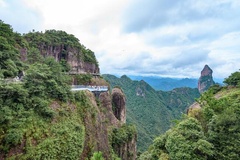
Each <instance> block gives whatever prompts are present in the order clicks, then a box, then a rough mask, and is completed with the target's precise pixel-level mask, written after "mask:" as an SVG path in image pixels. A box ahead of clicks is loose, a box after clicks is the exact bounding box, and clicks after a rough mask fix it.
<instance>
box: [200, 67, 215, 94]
mask: <svg viewBox="0 0 240 160" xmlns="http://www.w3.org/2000/svg"><path fill="white" fill-rule="evenodd" d="M212 73H213V71H212V69H211V68H210V67H209V66H208V65H205V66H204V68H203V70H202V71H201V76H200V78H199V80H198V90H199V92H200V93H203V92H204V91H206V90H207V89H208V88H209V87H211V86H212V85H214V84H215V82H214V81H213V77H212Z"/></svg>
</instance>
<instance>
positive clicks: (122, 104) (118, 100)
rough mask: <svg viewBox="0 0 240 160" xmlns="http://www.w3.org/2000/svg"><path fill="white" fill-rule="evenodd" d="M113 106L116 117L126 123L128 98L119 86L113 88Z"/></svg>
mask: <svg viewBox="0 0 240 160" xmlns="http://www.w3.org/2000/svg"><path fill="white" fill-rule="evenodd" d="M112 106H113V112H114V115H115V116H116V118H117V119H118V120H119V121H121V122H122V123H126V98H125V96H124V94H123V92H122V91H121V89H119V88H114V89H113V90H112Z"/></svg>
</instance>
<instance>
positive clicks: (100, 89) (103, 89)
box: [71, 85, 108, 92]
mask: <svg viewBox="0 0 240 160" xmlns="http://www.w3.org/2000/svg"><path fill="white" fill-rule="evenodd" d="M81 90H89V91H91V92H96V91H98V92H106V91H108V86H85V85H72V89H71V91H81Z"/></svg>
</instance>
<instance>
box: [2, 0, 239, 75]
mask: <svg viewBox="0 0 240 160" xmlns="http://www.w3.org/2000/svg"><path fill="white" fill-rule="evenodd" d="M0 19H1V20H3V21H4V22H5V23H8V24H10V25H11V26H12V27H13V29H14V31H16V32H19V33H27V32H29V31H32V30H33V29H34V30H35V31H45V30H47V29H56V30H64V31H66V32H67V33H69V34H73V35H75V36H76V37H77V38H78V39H79V40H80V43H82V44H83V45H84V46H86V47H87V48H89V49H91V50H92V51H93V52H94V53H95V55H96V57H97V60H98V62H99V65H100V71H101V73H102V74H114V75H124V74H125V75H141V76H162V77H178V78H198V77H200V72H201V70H202V69H203V67H204V65H205V64H208V65H209V67H210V68H211V69H212V70H213V77H214V78H226V77H228V76H229V75H230V74H231V73H233V72H235V71H238V70H239V69H240V63H239V62H240V0H214V1H210V0H114V1H113V0H101V1H98V0H0Z"/></svg>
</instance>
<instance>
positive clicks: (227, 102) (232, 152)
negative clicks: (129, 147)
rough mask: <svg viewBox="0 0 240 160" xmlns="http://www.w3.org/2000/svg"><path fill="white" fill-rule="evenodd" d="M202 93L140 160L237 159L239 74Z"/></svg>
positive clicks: (238, 144)
mask: <svg viewBox="0 0 240 160" xmlns="http://www.w3.org/2000/svg"><path fill="white" fill-rule="evenodd" d="M224 83H225V84H226V86H224V87H221V86H219V85H214V86H212V87H210V89H209V90H208V91H206V92H204V93H203V94H202V95H201V97H200V98H199V99H198V100H197V103H196V104H195V106H198V107H191V108H189V111H188V115H185V116H184V117H183V118H182V119H181V120H180V121H178V122H177V123H176V125H175V126H173V127H171V129H170V130H168V131H167V132H166V133H164V134H162V135H160V136H159V137H157V138H156V139H155V140H154V141H153V144H152V145H151V146H150V147H149V149H148V150H147V151H146V152H144V153H143V154H142V155H141V156H140V158H139V159H140V160H148V159H151V160H157V159H173V160H175V159H176V160H178V159H186V160H191V159H203V160H204V159H212V160H218V159H229V160H230V159H231V160H235V159H239V158H240V148H239V146H240V141H239V139H240V134H239V133H240V106H239V102H240V88H239V87H240V72H235V73H233V74H232V75H231V76H229V77H228V78H226V79H225V81H224Z"/></svg>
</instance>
